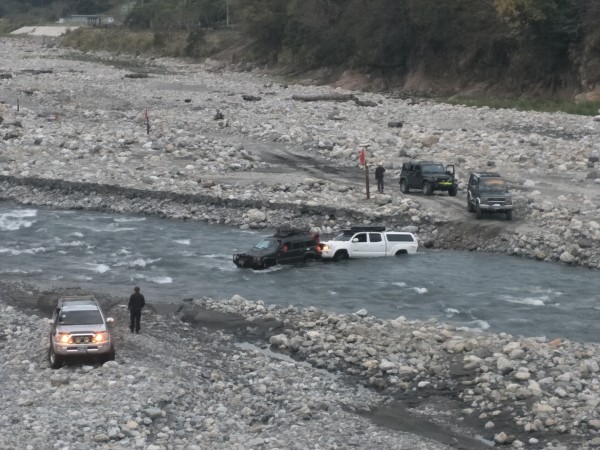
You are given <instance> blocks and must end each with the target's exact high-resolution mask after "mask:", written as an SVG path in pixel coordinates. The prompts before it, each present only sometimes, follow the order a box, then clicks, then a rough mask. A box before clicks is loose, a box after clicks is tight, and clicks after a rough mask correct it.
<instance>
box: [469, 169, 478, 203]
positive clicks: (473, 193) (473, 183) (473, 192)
mask: <svg viewBox="0 0 600 450" xmlns="http://www.w3.org/2000/svg"><path fill="white" fill-rule="evenodd" d="M467 197H468V200H469V201H470V202H472V203H473V206H474V205H475V199H476V198H477V178H476V177H475V175H471V178H469V186H468V188H467Z"/></svg>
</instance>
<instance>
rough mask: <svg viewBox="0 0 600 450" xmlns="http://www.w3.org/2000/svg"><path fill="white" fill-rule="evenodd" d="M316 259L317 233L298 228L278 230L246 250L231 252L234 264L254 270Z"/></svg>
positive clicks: (318, 254)
mask: <svg viewBox="0 0 600 450" xmlns="http://www.w3.org/2000/svg"><path fill="white" fill-rule="evenodd" d="M318 259H321V250H320V247H319V235H318V234H311V233H307V232H305V231H298V230H278V231H277V233H275V234H274V235H273V236H270V237H266V238H264V239H263V240H262V241H260V242H259V243H258V244H256V245H255V246H254V247H252V248H251V249H250V250H248V251H247V252H240V253H234V254H233V262H234V263H235V265H236V266H238V267H240V268H249V269H255V270H260V269H267V268H269V267H272V266H274V265H276V264H295V263H301V262H306V261H311V260H313V261H314V260H318Z"/></svg>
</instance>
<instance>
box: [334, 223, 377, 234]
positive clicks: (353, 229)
mask: <svg viewBox="0 0 600 450" xmlns="http://www.w3.org/2000/svg"><path fill="white" fill-rule="evenodd" d="M342 231H343V233H344V234H352V233H358V232H360V231H371V232H377V231H385V227H383V226H375V225H374V226H361V227H350V229H347V230H342Z"/></svg>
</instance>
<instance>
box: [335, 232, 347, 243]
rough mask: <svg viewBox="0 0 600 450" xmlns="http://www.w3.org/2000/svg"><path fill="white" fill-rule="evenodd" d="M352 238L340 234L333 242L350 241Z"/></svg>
mask: <svg viewBox="0 0 600 450" xmlns="http://www.w3.org/2000/svg"><path fill="white" fill-rule="evenodd" d="M351 238H352V235H351V234H344V233H342V234H340V235H338V236H336V237H335V238H334V239H333V240H334V241H349V240H350V239H351Z"/></svg>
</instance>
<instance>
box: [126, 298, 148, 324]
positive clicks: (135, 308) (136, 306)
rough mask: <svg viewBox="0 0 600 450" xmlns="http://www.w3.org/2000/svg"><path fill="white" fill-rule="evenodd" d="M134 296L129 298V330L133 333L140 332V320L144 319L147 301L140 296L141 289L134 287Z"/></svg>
mask: <svg viewBox="0 0 600 450" xmlns="http://www.w3.org/2000/svg"><path fill="white" fill-rule="evenodd" d="M133 291H134V292H133V294H131V297H129V303H128V305H127V309H128V310H129V319H130V321H129V329H130V330H131V332H132V333H133V332H134V331H135V332H136V333H139V332H140V320H141V319H142V308H143V307H144V306H146V299H145V298H144V296H143V295H142V294H140V288H139V287H137V286H136V287H134V288H133Z"/></svg>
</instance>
